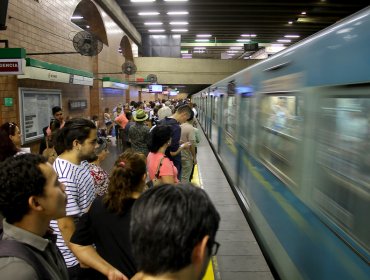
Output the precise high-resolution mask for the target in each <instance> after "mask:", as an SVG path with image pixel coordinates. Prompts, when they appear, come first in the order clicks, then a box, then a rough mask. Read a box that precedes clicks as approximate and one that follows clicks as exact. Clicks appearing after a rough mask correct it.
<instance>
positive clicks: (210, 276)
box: [191, 165, 215, 280]
mask: <svg viewBox="0 0 370 280" xmlns="http://www.w3.org/2000/svg"><path fill="white" fill-rule="evenodd" d="M191 182H192V183H193V184H194V185H196V186H198V187H201V188H202V187H203V186H202V185H201V179H200V174H199V171H198V165H195V167H194V174H193V179H192V180H191ZM214 279H215V276H214V273H213V266H212V262H211V261H210V262H209V264H208V268H207V272H206V274H205V275H204V277H203V280H214Z"/></svg>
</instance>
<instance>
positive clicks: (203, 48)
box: [194, 47, 206, 50]
mask: <svg viewBox="0 0 370 280" xmlns="http://www.w3.org/2000/svg"><path fill="white" fill-rule="evenodd" d="M205 49H206V47H194V50H205Z"/></svg>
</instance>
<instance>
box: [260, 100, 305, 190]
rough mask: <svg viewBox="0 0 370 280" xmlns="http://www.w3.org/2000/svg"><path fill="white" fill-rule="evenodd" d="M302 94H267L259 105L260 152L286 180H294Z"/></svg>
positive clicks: (298, 144) (300, 135)
mask: <svg viewBox="0 0 370 280" xmlns="http://www.w3.org/2000/svg"><path fill="white" fill-rule="evenodd" d="M302 107H303V98H301V97H298V96H286V95H285V96H277V95H266V96H264V97H263V98H262V101H261V108H260V124H261V127H260V134H259V137H260V139H261V141H260V145H261V146H260V155H261V157H262V159H263V161H265V162H266V163H267V164H268V165H269V166H270V167H271V168H273V169H274V170H275V171H276V173H278V174H279V175H281V176H282V177H283V178H282V179H286V180H287V181H288V183H294V184H295V183H297V176H298V174H299V171H298V168H296V167H297V166H298V165H297V160H298V159H299V156H298V155H299V152H300V151H299V146H300V142H301V139H302V126H303V124H302V122H303V116H302V109H301V108H302Z"/></svg>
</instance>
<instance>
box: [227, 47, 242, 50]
mask: <svg viewBox="0 0 370 280" xmlns="http://www.w3.org/2000/svg"><path fill="white" fill-rule="evenodd" d="M242 49H243V47H230V50H242Z"/></svg>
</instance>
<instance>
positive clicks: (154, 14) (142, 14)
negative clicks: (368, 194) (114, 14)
mask: <svg viewBox="0 0 370 280" xmlns="http://www.w3.org/2000/svg"><path fill="white" fill-rule="evenodd" d="M159 14H160V13H158V12H140V13H138V15H139V16H158V15H159Z"/></svg>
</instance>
